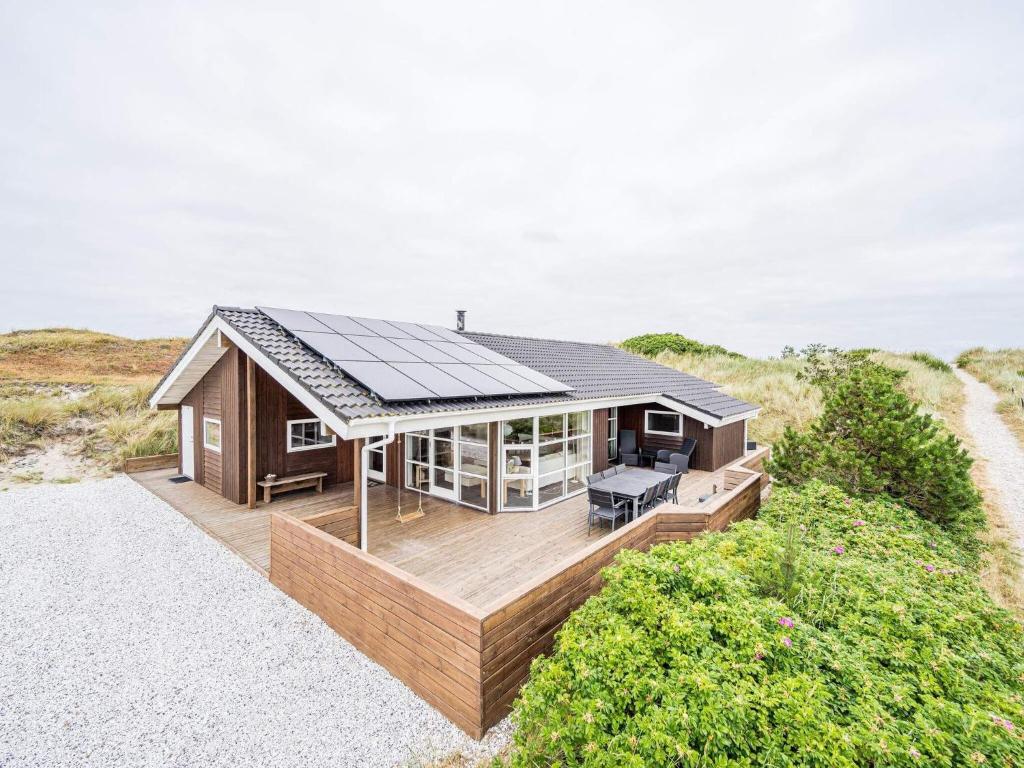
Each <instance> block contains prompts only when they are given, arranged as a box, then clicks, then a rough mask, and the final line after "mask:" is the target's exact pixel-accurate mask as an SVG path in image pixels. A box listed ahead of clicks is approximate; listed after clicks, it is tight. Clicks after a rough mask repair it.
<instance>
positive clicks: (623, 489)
mask: <svg viewBox="0 0 1024 768" xmlns="http://www.w3.org/2000/svg"><path fill="white" fill-rule="evenodd" d="M666 477H667V475H665V473H664V472H655V471H654V470H653V469H638V468H631V469H628V470H626V471H625V472H620V473H619V474H617V475H612V476H611V477H604V478H601V479H600V480H597V481H595V482H593V483H591V484H590V487H591V488H597V489H598V490H601V491H610V492H611V493H613V494H615V496H616V497H618V498H627V499H632V500H633V514H632V515H631V516H629V515H627V517H628V520H627V522H629V521H632V520H635V519H636V518H637V514H638V513H639V512H640V508H639V507H640V499H642V498H643V495H644V494H645V493H647V489H648V488H651V487H653V486H656V485H658V483H660V482H662V481H663V480H665V478H666Z"/></svg>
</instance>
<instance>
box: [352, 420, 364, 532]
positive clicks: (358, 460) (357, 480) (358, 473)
mask: <svg viewBox="0 0 1024 768" xmlns="http://www.w3.org/2000/svg"><path fill="white" fill-rule="evenodd" d="M362 499H363V438H361V437H357V438H355V439H354V440H353V441H352V506H354V507H355V508H356V516H357V517H358V516H359V511H358V510H359V502H361V501H362ZM362 544H363V543H362V542H361V541H357V542H356V546H357V547H359V546H362Z"/></svg>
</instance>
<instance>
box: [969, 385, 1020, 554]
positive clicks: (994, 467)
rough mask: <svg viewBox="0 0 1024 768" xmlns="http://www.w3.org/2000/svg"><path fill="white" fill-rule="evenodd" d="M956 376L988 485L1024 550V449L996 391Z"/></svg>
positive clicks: (970, 430)
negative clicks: (1007, 421)
mask: <svg viewBox="0 0 1024 768" xmlns="http://www.w3.org/2000/svg"><path fill="white" fill-rule="evenodd" d="M956 375H957V377H958V378H959V379H960V381H962V382H963V385H964V394H965V396H966V403H965V405H964V423H965V424H966V426H967V430H968V431H969V432H970V434H971V439H972V440H973V442H974V447H975V450H976V451H977V453H978V454H979V455H980V458H982V459H984V460H985V462H986V474H987V477H988V485H989V486H990V487H992V488H994V489H995V493H996V495H997V496H998V499H997V500H996V501H997V503H998V504H999V506H1000V507H1001V508H1002V510H1003V513H1004V515H1005V517H1006V521H1007V524H1008V525H1009V526H1010V528H1011V529H1012V530H1013V532H1014V535H1013V541H1014V544H1015V545H1016V547H1017V548H1018V549H1022V550H1024V450H1022V449H1021V446H1020V443H1019V442H1018V441H1017V438H1016V437H1015V436H1014V435H1013V433H1012V432H1011V431H1010V428H1009V427H1007V426H1006V424H1005V423H1004V422H1003V420H1002V419H1001V418H1000V417H999V414H998V413H996V404H997V403H998V402H999V397H998V396H997V395H996V393H995V392H994V391H993V390H992V388H991V387H989V386H988V385H987V384H984V383H983V382H980V381H978V380H977V379H976V378H974V377H973V376H971V375H970V374H969V373H967V372H966V371H963V370H959V369H957V371H956Z"/></svg>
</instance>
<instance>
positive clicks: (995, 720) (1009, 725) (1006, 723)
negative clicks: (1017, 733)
mask: <svg viewBox="0 0 1024 768" xmlns="http://www.w3.org/2000/svg"><path fill="white" fill-rule="evenodd" d="M992 722H993V723H995V724H996V725H1001V726H1002V727H1003V728H1005V729H1006V730H1008V731H1011V732H1012V731H1013V723H1012V722H1010V721H1009V720H1004V719H1003V718H1001V717H997V716H996V715H992Z"/></svg>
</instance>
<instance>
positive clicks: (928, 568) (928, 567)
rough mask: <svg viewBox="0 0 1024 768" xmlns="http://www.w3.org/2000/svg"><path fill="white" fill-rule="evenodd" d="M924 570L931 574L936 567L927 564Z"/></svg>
mask: <svg viewBox="0 0 1024 768" xmlns="http://www.w3.org/2000/svg"><path fill="white" fill-rule="evenodd" d="M924 569H925V570H926V571H928V573H931V572H932V571H934V570H935V566H934V565H932V564H931V563H925V566H924Z"/></svg>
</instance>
